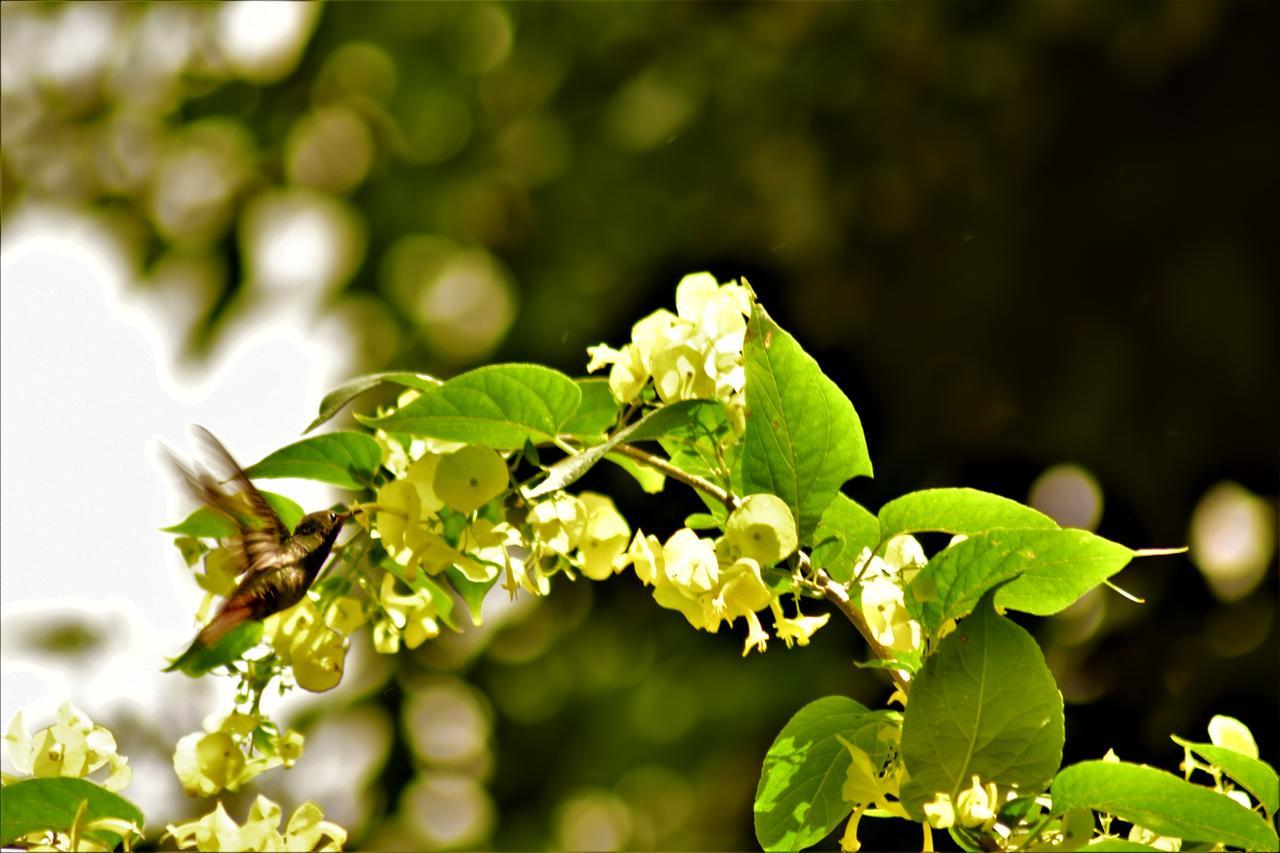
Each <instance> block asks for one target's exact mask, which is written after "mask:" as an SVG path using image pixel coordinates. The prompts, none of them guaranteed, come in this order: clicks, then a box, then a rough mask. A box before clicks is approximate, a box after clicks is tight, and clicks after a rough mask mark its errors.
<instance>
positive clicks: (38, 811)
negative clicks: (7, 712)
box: [0, 777, 143, 849]
mask: <svg viewBox="0 0 1280 853" xmlns="http://www.w3.org/2000/svg"><path fill="white" fill-rule="evenodd" d="M81 803H85V804H86V805H85V810H84V815H83V816H82V817H81V819H80V825H81V826H84V825H85V824H88V823H91V822H93V821H95V820H102V819H103V818H119V819H121V820H126V821H129V822H130V823H133V824H135V825H136V826H137V827H138V828H139V829H141V828H142V823H143V818H142V811H141V810H140V809H139V808H138V807H137V806H135V805H134V804H133V803H131V802H129V801H128V800H126V799H125V798H124V797H122V796H120V795H119V794H114V793H112V792H111V791H108V790H106V789H105V788H100V787H99V786H97V785H95V784H93V783H92V782H90V781H88V780H85V779H72V778H69V777H52V778H45V779H23V780H22V781H20V782H14V783H12V784H10V785H5V787H4V793H3V795H2V796H0V844H3V845H5V846H8V845H10V844H12V843H13V842H14V840H15V839H17V838H19V837H21V836H23V835H26V834H27V833H28V832H40V831H43V830H53V831H55V832H68V831H70V829H71V825H72V824H73V823H75V820H76V813H77V812H78V811H79V810H80V804H81ZM84 835H85V836H86V837H88V838H91V839H93V840H94V841H97V842H98V843H100V844H104V845H106V846H107V847H108V848H109V849H114V848H115V847H116V845H118V844H119V843H120V842H121V840H122V839H121V838H120V836H119V835H118V834H116V833H114V832H111V831H109V830H105V829H91V830H88V831H86V832H85V833H84Z"/></svg>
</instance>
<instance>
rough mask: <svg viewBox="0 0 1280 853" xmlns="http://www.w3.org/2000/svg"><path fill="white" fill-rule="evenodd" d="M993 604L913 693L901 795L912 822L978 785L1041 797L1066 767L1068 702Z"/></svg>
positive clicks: (987, 599) (936, 657)
mask: <svg viewBox="0 0 1280 853" xmlns="http://www.w3.org/2000/svg"><path fill="white" fill-rule="evenodd" d="M993 598H994V592H988V593H987V595H986V596H984V597H983V599H982V600H981V601H979V602H978V606H977V607H976V608H975V609H974V611H973V613H972V615H970V616H969V618H967V619H965V620H964V621H963V622H961V623H960V624H959V626H957V628H956V629H955V631H953V632H952V633H950V634H948V635H947V636H946V637H944V638H943V640H942V642H940V643H939V644H938V649H937V651H936V652H934V654H932V655H930V656H929V657H927V658H926V659H925V662H924V666H922V667H921V668H920V672H919V673H917V675H916V678H915V680H914V682H913V683H912V685H911V701H910V702H908V703H907V708H906V711H905V712H904V713H903V720H902V758H903V761H904V762H905V764H906V768H907V773H908V780H907V781H906V782H904V783H903V786H902V790H901V794H902V802H903V805H904V807H905V808H906V809H907V811H908V813H909V814H911V815H912V816H914V817H915V818H916V819H920V818H922V817H923V812H922V811H921V807H922V806H923V805H924V804H925V803H927V802H929V801H930V800H932V799H933V798H934V795H935V794H938V793H945V794H948V795H950V797H951V799H952V801H953V802H954V801H955V798H956V797H957V796H958V795H959V793H960V791H962V790H963V789H965V788H968V787H969V786H970V785H972V784H973V777H974V776H977V777H978V778H979V779H980V780H981V781H982V783H983V784H986V783H987V782H995V783H996V784H997V785H998V786H999V787H1000V788H1001V789H1004V788H1007V787H1008V786H1010V785H1016V786H1018V788H1019V790H1021V791H1023V792H1035V791H1039V790H1041V789H1043V788H1044V787H1045V786H1046V785H1048V784H1049V781H1050V780H1051V779H1052V778H1053V774H1054V773H1055V772H1056V771H1057V769H1058V766H1059V764H1061V762H1062V744H1063V737H1064V729H1063V712H1062V694H1061V693H1059V692H1058V685H1057V684H1056V683H1055V682H1054V680H1053V675H1052V674H1051V673H1050V672H1049V667H1048V665H1047V664H1045V661H1044V655H1043V654H1041V652H1040V647H1039V646H1037V645H1036V641H1035V640H1034V639H1032V637H1031V635H1030V634H1028V633H1027V632H1026V631H1025V630H1023V629H1022V628H1021V627H1019V626H1018V625H1015V624H1014V623H1013V622H1011V621H1010V620H1008V619H1006V618H1004V617H1002V616H999V615H997V614H996V612H995V608H994V607H993V605H992V600H993Z"/></svg>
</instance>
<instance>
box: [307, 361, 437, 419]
mask: <svg viewBox="0 0 1280 853" xmlns="http://www.w3.org/2000/svg"><path fill="white" fill-rule="evenodd" d="M384 382H394V383H395V384H397V385H404V386H405V387H408V388H417V389H418V390H419V391H426V390H429V389H431V388H434V387H436V386H437V385H439V384H440V380H439V379H436V378H435V377H434V376H427V375H426V374H423V373H406V372H404V371H388V372H386V373H370V374H367V375H365V376H357V377H356V378H355V379H350V380H348V381H346V382H344V383H342V384H341V385H339V386H338V387H337V388H334V389H333V390H332V391H330V392H329V393H328V394H325V395H324V399H323V400H321V401H320V414H318V415H316V419H315V420H314V421H312V422H311V423H310V424H308V425H307V428H306V429H304V430H303V431H302V432H303V433H308V432H311V431H312V430H313V429H315V428H316V427H318V426H320V425H321V424H323V423H324V422H325V421H327V420H329V419H330V418H332V417H333V416H334V415H336V414H337V413H338V412H340V411H342V407H343V406H345V405H347V403H350V402H351V401H352V400H354V399H355V398H356V397H359V396H360V395H361V394H363V393H364V392H366V391H369V390H371V389H373V388H376V387H378V386H379V385H381V384H382V383H384Z"/></svg>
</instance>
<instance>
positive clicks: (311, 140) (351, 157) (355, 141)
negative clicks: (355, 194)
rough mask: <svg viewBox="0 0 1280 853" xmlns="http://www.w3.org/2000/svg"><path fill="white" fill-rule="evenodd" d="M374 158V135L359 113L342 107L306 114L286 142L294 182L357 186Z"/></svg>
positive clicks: (342, 188)
mask: <svg viewBox="0 0 1280 853" xmlns="http://www.w3.org/2000/svg"><path fill="white" fill-rule="evenodd" d="M372 162H373V137H372V136H371V135H370V134H369V128H368V127H367V126H366V125H365V123H364V121H363V120H362V119H361V118H360V116H358V115H356V114H355V113H354V112H352V111H351V110H349V109H345V108H343V107H329V108H326V109H320V110H317V111H315V112H314V113H311V114H310V115H308V116H305V117H303V118H302V119H301V120H300V121H298V122H297V123H296V124H295V125H294V126H293V129H292V130H291V131H290V132H289V139H288V141H287V142H286V143H285V167H286V171H287V172H288V175H289V180H290V181H292V182H293V183H295V184H303V185H306V186H311V187H316V188H317V189H322V190H329V191H330V192H334V193H345V192H348V191H350V190H352V189H355V187H356V186H357V185H359V183H360V182H361V181H363V180H364V178H365V175H367V174H368V172H369V166H370V164H371V163H372Z"/></svg>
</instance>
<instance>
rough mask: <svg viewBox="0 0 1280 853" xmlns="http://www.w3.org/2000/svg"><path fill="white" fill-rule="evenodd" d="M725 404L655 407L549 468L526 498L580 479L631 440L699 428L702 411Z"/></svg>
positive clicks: (702, 402)
mask: <svg viewBox="0 0 1280 853" xmlns="http://www.w3.org/2000/svg"><path fill="white" fill-rule="evenodd" d="M723 408H724V406H723V405H722V404H720V403H717V402H715V401H713V400H681V401H679V402H676V403H671V404H670V405H666V406H663V407H661V408H659V409H653V410H652V411H650V412H648V413H647V414H645V416H644V417H642V418H641V419H640V420H638V421H636V422H635V423H633V424H630V425H628V426H626V427H623V428H622V429H620V430H618V431H617V432H615V433H614V434H613V435H611V436H609V438H608V439H607V440H606V441H603V442H601V443H600V444H593V445H591V446H590V447H588V448H586V449H585V450H582V451H580V452H578V453H573V454H571V455H569V456H566V457H565V458H563V459H561V460H560V461H559V462H557V463H555V464H554V465H552V466H550V467H549V468H547V476H546V477H544V478H543V479H542V480H540V481H539V482H538V483H537V484H535V485H533V486H532V487H530V488H527V489H524V490H523V495H524V497H525V498H527V499H529V500H532V499H534V498H538V497H541V496H542V495H546V494H550V493H551V492H557V491H559V490H561V489H563V488H566V487H567V486H569V485H571V484H573V483H574V482H576V481H577V480H578V479H579V478H580V477H582V475H584V474H586V473H587V472H588V471H590V470H591V469H592V468H593V467H595V465H596V463H597V462H599V461H600V460H601V459H603V458H604V457H605V456H606V455H607V454H608V453H609V452H610V451H611V450H613V449H614V448H615V447H617V446H618V445H619V444H623V443H624V442H630V441H646V440H651V439H657V438H662V437H664V436H667V435H670V434H673V433H679V432H684V431H687V430H697V429H699V428H700V427H699V424H700V423H701V413H702V412H704V411H705V410H707V409H720V410H723Z"/></svg>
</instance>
